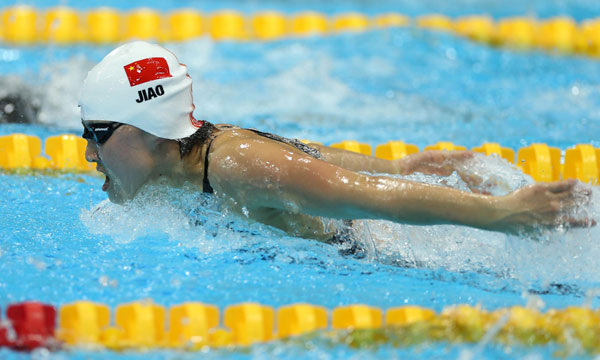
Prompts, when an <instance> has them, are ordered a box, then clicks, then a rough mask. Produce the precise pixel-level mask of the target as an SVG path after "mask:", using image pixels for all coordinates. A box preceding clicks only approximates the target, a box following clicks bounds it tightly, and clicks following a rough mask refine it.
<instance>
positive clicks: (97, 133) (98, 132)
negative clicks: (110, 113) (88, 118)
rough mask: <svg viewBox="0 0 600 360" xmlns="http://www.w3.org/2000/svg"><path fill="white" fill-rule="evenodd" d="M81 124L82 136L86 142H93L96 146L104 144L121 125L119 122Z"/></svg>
mask: <svg viewBox="0 0 600 360" xmlns="http://www.w3.org/2000/svg"><path fill="white" fill-rule="evenodd" d="M81 123H82V124H83V135H81V136H82V137H83V138H84V139H86V140H94V141H95V142H96V144H98V145H101V144H104V143H105V142H106V141H107V140H108V138H110V136H111V135H112V134H113V133H114V132H115V130H117V129H118V128H119V126H121V125H123V123H119V122H112V121H111V122H88V123H86V122H84V121H82V122H81Z"/></svg>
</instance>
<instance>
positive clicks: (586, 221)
mask: <svg viewBox="0 0 600 360" xmlns="http://www.w3.org/2000/svg"><path fill="white" fill-rule="evenodd" d="M597 224H598V222H597V221H596V220H595V219H591V218H583V219H577V218H574V217H571V216H563V217H561V218H560V221H559V223H558V224H556V225H566V226H568V227H574V228H590V227H593V226H596V225H597Z"/></svg>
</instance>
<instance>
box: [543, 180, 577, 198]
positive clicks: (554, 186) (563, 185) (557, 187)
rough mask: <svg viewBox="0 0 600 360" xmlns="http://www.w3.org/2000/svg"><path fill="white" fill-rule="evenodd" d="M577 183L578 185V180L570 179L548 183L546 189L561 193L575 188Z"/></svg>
mask: <svg viewBox="0 0 600 360" xmlns="http://www.w3.org/2000/svg"><path fill="white" fill-rule="evenodd" d="M575 185H577V180H575V179H569V180H563V181H556V182H551V183H548V184H546V189H547V190H548V191H550V192H551V193H553V194H559V193H564V192H568V191H571V190H573V188H574V187H575Z"/></svg>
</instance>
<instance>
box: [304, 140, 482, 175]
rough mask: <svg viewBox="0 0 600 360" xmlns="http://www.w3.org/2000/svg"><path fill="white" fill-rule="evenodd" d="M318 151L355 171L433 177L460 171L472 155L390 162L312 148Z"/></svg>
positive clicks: (438, 154)
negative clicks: (461, 165)
mask: <svg viewBox="0 0 600 360" xmlns="http://www.w3.org/2000/svg"><path fill="white" fill-rule="evenodd" d="M309 145H310V146H312V147H315V148H317V149H318V150H319V151H320V152H321V154H322V155H323V158H324V160H325V161H327V162H330V163H332V164H335V165H337V166H341V167H343V168H345V169H348V170H352V171H366V172H371V173H386V174H398V175H409V174H412V173H415V172H420V173H424V174H430V175H441V176H448V175H450V174H452V172H453V171H455V170H457V169H458V168H459V165H460V164H462V162H463V161H465V160H468V159H471V158H472V157H473V153H472V152H470V151H437V150H432V151H423V152H420V153H416V154H411V155H408V156H405V157H403V158H401V159H396V160H386V159H379V158H376V157H373V156H367V155H363V154H359V153H355V152H352V151H347V150H343V149H337V148H332V147H329V146H324V145H319V144H309Z"/></svg>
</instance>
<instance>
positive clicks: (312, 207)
mask: <svg viewBox="0 0 600 360" xmlns="http://www.w3.org/2000/svg"><path fill="white" fill-rule="evenodd" d="M241 145H243V147H242V146H240V147H239V148H237V149H236V151H230V150H228V149H225V150H224V151H222V152H219V151H218V150H215V152H214V153H213V154H212V156H214V157H215V159H218V160H216V161H214V162H212V163H213V164H223V165H220V166H218V168H215V169H214V170H213V174H214V176H215V177H217V178H215V181H214V183H215V185H214V187H216V186H219V187H220V188H221V189H222V191H223V192H224V193H225V194H229V195H230V196H232V197H233V198H235V199H237V201H242V202H243V203H244V205H247V206H248V207H253V208H261V207H262V208H278V209H281V210H285V211H289V212H296V213H305V214H308V215H314V216H323V217H330V218H338V219H359V218H363V219H385V220H390V221H395V222H399V223H408V224H423V225H431V224H463V225H468V226H473V227H477V228H482V229H490V230H501V231H517V230H520V229H521V228H522V227H525V228H527V227H532V226H534V225H535V224H541V225H554V224H556V223H557V221H559V220H560V219H559V211H560V210H564V209H568V208H570V207H572V206H573V193H574V191H573V187H574V182H568V181H566V182H558V183H550V184H535V185H533V186H530V187H527V188H524V189H521V190H519V191H516V192H514V193H512V194H509V195H507V196H503V197H494V196H488V195H480V194H473V193H468V192H463V191H459V190H456V189H451V188H445V187H439V186H434V185H428V184H421V183H416V182H411V181H405V180H402V179H398V178H390V177H385V176H369V175H365V174H360V173H357V172H354V171H350V170H347V169H344V168H341V167H339V166H336V165H334V164H331V163H328V162H325V161H320V160H315V159H313V158H311V157H309V156H306V155H300V154H297V153H290V152H289V151H288V150H286V149H284V148H283V147H279V148H273V147H272V146H266V145H265V144H264V143H261V142H248V141H245V142H244V143H243V144H241ZM221 160H222V161H221ZM211 161H213V159H212V158H211ZM210 180H211V183H213V179H212V178H211V179H210ZM217 184H218V185H217ZM575 225H581V224H575Z"/></svg>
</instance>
